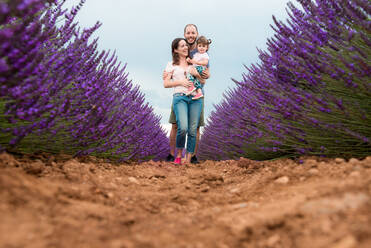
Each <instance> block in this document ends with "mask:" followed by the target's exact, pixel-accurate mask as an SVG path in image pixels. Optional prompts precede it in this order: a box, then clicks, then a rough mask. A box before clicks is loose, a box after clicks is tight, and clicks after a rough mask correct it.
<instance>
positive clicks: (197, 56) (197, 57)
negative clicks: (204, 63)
mask: <svg viewBox="0 0 371 248" xmlns="http://www.w3.org/2000/svg"><path fill="white" fill-rule="evenodd" d="M203 59H207V60H209V59H210V57H209V55H208V54H207V53H199V52H197V53H195V55H193V60H194V61H196V63H197V62H198V61H201V60H203ZM198 65H199V64H195V66H198Z"/></svg>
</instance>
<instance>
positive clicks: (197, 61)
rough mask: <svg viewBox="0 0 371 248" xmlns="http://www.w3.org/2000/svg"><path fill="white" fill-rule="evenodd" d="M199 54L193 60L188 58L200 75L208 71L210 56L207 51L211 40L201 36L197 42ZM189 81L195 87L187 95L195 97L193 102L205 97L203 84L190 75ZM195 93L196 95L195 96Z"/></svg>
mask: <svg viewBox="0 0 371 248" xmlns="http://www.w3.org/2000/svg"><path fill="white" fill-rule="evenodd" d="M196 44H197V46H196V48H197V52H196V53H195V54H194V55H193V59H191V58H187V62H188V63H191V64H193V66H194V67H195V69H196V70H197V72H198V73H199V74H201V72H203V71H204V70H206V66H207V65H208V64H209V55H208V54H207V51H208V50H209V45H210V44H211V40H210V39H209V40H208V39H206V37H205V36H200V37H199V38H198V39H197V41H196ZM188 79H189V80H190V81H192V82H193V85H192V86H191V87H190V88H189V89H188V93H187V95H191V94H192V95H193V97H192V100H196V99H199V98H202V97H204V95H203V93H202V84H201V83H200V81H199V80H198V79H197V78H196V77H194V76H192V75H191V74H190V73H188ZM194 93H196V94H195V95H194Z"/></svg>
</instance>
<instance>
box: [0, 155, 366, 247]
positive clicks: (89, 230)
mask: <svg viewBox="0 0 371 248" xmlns="http://www.w3.org/2000/svg"><path fill="white" fill-rule="evenodd" d="M0 247H2V248H18V247H22V248H23V247H32V248H33V247H48V248H49V247H89V248H90V247H113V248H134V247H138V248H152V247H156V248H157V247H159V248H160V247H161V248H163V247H170V248H172V247H174V248H178V247H179V248H204V247H205V248H208V247H211V248H214V247H215V248H240V247H241V248H244V247H249V248H250V247H284V248H291V247H293V248H297V247H298V248H300V247H303V248H314V247H323V248H366V247H367V248H369V247H371V156H370V157H367V158H365V159H364V160H357V159H351V160H349V161H344V160H343V159H340V158H338V159H331V160H329V159H323V158H305V159H303V163H302V164H300V163H299V162H298V161H293V160H288V159H282V160H276V161H269V162H257V161H251V160H248V159H240V160H237V161H232V160H230V161H222V162H215V161H205V162H203V163H201V164H199V165H191V166H185V165H182V166H180V167H179V166H178V167H177V166H175V165H172V164H171V163H165V162H153V161H150V162H146V163H141V164H121V165H115V164H110V163H106V162H104V161H103V160H100V159H96V158H93V157H86V158H80V159H74V158H72V157H69V156H66V155H60V156H51V155H46V154H40V155H33V156H25V155H10V154H7V153H2V154H0Z"/></svg>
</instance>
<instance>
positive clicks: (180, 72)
mask: <svg viewBox="0 0 371 248" xmlns="http://www.w3.org/2000/svg"><path fill="white" fill-rule="evenodd" d="M190 67H191V66H188V67H187V69H186V70H184V69H183V68H182V67H180V66H179V65H173V62H172V61H170V62H169V63H167V66H166V68H165V71H166V72H172V71H173V76H172V81H180V80H183V79H186V75H187V73H188V72H189V69H190ZM173 89H174V94H175V93H187V92H188V89H187V88H186V87H184V86H175V87H173Z"/></svg>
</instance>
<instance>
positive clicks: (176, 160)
mask: <svg viewBox="0 0 371 248" xmlns="http://www.w3.org/2000/svg"><path fill="white" fill-rule="evenodd" d="M174 164H176V165H181V164H182V158H175V160H174Z"/></svg>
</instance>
